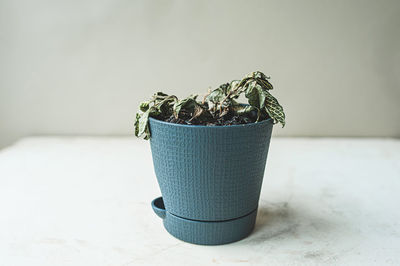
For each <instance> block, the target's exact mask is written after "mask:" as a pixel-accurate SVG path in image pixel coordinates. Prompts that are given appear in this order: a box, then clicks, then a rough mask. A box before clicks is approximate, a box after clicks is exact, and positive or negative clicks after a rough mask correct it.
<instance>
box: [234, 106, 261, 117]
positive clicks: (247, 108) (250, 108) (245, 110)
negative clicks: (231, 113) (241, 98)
mask: <svg viewBox="0 0 400 266" xmlns="http://www.w3.org/2000/svg"><path fill="white" fill-rule="evenodd" d="M254 110H256V108H254V107H253V106H250V105H246V106H243V105H239V106H238V107H236V108H235V112H236V113H237V114H239V115H244V114H248V113H250V112H252V111H254Z"/></svg>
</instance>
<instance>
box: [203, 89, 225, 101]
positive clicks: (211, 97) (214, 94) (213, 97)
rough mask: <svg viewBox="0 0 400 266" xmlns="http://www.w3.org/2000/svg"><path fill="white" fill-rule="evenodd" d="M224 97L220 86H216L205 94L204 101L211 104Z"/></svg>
mask: <svg viewBox="0 0 400 266" xmlns="http://www.w3.org/2000/svg"><path fill="white" fill-rule="evenodd" d="M224 98H225V94H224V90H223V89H222V88H217V89H215V90H213V91H211V92H210V94H208V95H207V97H206V101H207V102H211V103H213V104H217V103H219V102H220V101H222V100H223V99H224Z"/></svg>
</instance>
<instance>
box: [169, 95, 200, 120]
mask: <svg viewBox="0 0 400 266" xmlns="http://www.w3.org/2000/svg"><path fill="white" fill-rule="evenodd" d="M196 98H197V95H194V96H190V97H188V98H186V99H183V100H180V101H178V102H176V103H175V104H174V107H173V110H174V115H175V117H176V118H178V116H179V113H180V112H181V110H183V109H184V110H187V111H188V112H189V113H193V112H194V108H195V106H196V105H197V102H196Z"/></svg>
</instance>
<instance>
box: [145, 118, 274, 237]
mask: <svg viewBox="0 0 400 266" xmlns="http://www.w3.org/2000/svg"><path fill="white" fill-rule="evenodd" d="M149 123H150V132H151V138H150V145H151V151H152V156H153V164H154V170H155V174H156V176H157V180H158V183H159V186H160V190H161V194H162V197H160V198H157V199H155V200H153V202H152V207H153V210H154V211H155V212H156V214H157V215H158V216H160V217H161V218H162V219H163V223H164V226H165V228H166V230H167V231H168V232H169V233H170V234H172V235H173V236H175V237H177V238H179V239H181V240H183V241H186V242H190V243H195V244H203V245H218V244H225V243H230V242H234V241H237V240H240V239H242V238H244V237H246V236H247V235H249V234H250V233H251V231H252V230H253V228H254V224H255V219H256V215H257V207H258V201H259V197H260V191H261V185H262V180H263V176H264V170H265V164H266V159H267V155H268V148H269V142H270V139H271V133H272V127H273V122H272V120H271V119H268V120H265V121H261V122H258V123H251V124H243V125H233V126H196V125H180V124H173V123H167V122H164V121H160V120H156V119H154V118H150V119H149Z"/></svg>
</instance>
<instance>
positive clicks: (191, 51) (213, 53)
mask: <svg viewBox="0 0 400 266" xmlns="http://www.w3.org/2000/svg"><path fill="white" fill-rule="evenodd" d="M399 29H400V2H399V1H394V0H393V1H390V0H386V1H345V0H340V1H209V2H206V1H116V0H102V1H99V0H96V1H91V0H82V1H50V0H37V1H28V0H21V1H13V0H0V147H3V146H6V145H9V144H11V143H12V142H13V141H15V140H17V139H18V138H20V137H23V136H29V135H131V134H132V133H133V119H134V113H135V111H136V110H137V105H138V103H139V102H140V101H142V100H145V99H147V98H148V97H149V96H150V95H152V94H153V92H155V91H158V90H162V91H164V92H166V93H170V94H176V95H178V96H187V95H189V94H191V93H196V92H198V93H202V92H205V91H206V90H207V89H208V87H209V86H212V87H215V86H218V85H220V84H221V83H223V82H226V81H230V80H232V79H239V78H242V77H243V76H244V75H245V74H247V73H248V72H251V71H254V70H261V71H263V72H265V73H266V74H267V75H269V76H271V78H272V79H271V82H272V83H273V84H274V86H275V91H272V92H273V93H274V95H275V96H276V97H277V98H278V99H279V100H280V102H281V104H282V105H283V106H284V107H285V110H286V114H287V127H286V128H285V129H283V130H281V129H279V128H278V127H276V129H275V134H276V135H285V136H381V137H400V123H399V121H398V120H399V117H400V108H399V102H400V85H399V84H400V75H399V73H400V34H399Z"/></svg>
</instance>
